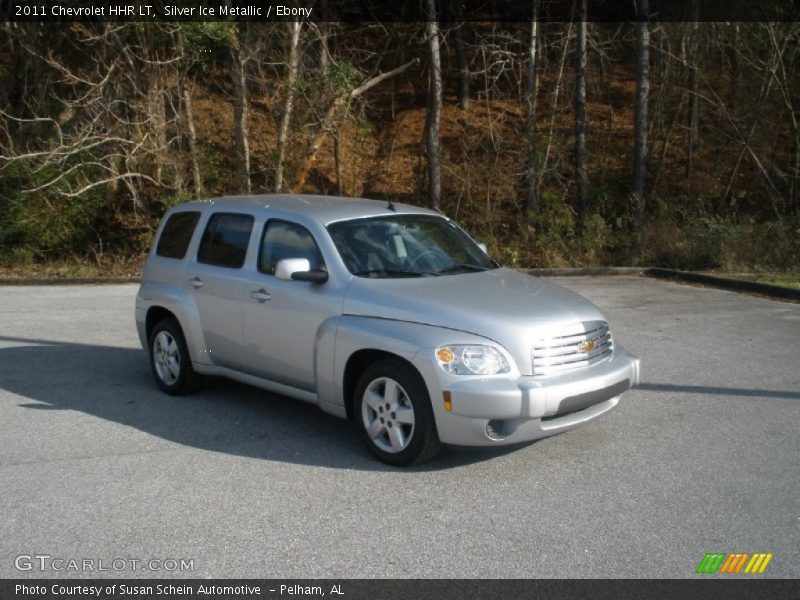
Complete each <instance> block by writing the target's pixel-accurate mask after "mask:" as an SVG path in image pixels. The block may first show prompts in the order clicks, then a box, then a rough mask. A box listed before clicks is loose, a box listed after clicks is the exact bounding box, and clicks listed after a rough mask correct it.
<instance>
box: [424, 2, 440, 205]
mask: <svg viewBox="0 0 800 600" xmlns="http://www.w3.org/2000/svg"><path fill="white" fill-rule="evenodd" d="M426 1H427V12H428V15H427V16H428V25H427V32H428V60H429V61H430V64H429V67H430V71H429V78H428V118H427V123H426V132H427V135H426V140H427V150H428V204H429V205H430V207H431V208H435V209H438V208H439V206H440V204H441V196H442V171H441V162H440V155H439V143H440V140H439V122H440V119H441V110H442V63H441V56H440V54H439V23H438V21H437V20H436V18H437V17H436V0H426Z"/></svg>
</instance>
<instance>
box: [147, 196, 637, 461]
mask: <svg viewBox="0 0 800 600" xmlns="http://www.w3.org/2000/svg"><path fill="white" fill-rule="evenodd" d="M136 324H137V328H138V332H139V337H140V339H141V342H142V345H143V346H144V348H145V349H147V351H148V352H149V355H150V364H151V366H152V371H153V375H154V376H155V379H156V382H157V383H158V385H159V386H160V387H161V389H162V390H164V391H165V392H167V393H168V394H183V393H187V392H190V391H192V390H194V389H196V388H197V387H198V385H199V384H200V383H201V380H202V376H203V375H217V376H224V377H229V378H231V379H236V380H238V381H242V382H245V383H248V384H251V385H255V386H259V387H261V388H264V389H267V390H270V391H273V392H277V393H280V394H284V395H287V396H291V397H294V398H298V399H300V400H305V401H307V402H311V403H313V404H317V405H318V406H319V407H320V408H321V409H322V410H324V411H326V412H329V413H332V414H334V415H337V416H339V417H342V418H346V419H351V420H353V421H354V422H355V423H356V425H357V428H358V430H359V432H360V435H361V437H362V438H363V439H364V442H365V443H366V446H367V448H368V449H369V450H370V451H371V452H372V453H373V454H374V455H375V456H377V457H378V458H379V459H381V460H383V461H385V462H387V463H390V464H393V465H407V464H411V463H421V462H424V461H426V460H429V459H430V458H432V457H433V456H434V455H435V454H436V453H437V452H439V450H440V448H441V446H442V444H443V443H446V444H458V445H466V446H498V445H504V444H514V443H518V442H527V441H531V440H535V439H538V438H542V437H545V436H549V435H554V434H556V433H561V432H563V431H566V430H568V429H571V428H573V427H576V426H578V425H581V424H584V423H587V422H589V421H591V420H592V419H595V418H597V417H599V416H600V415H602V414H603V413H606V412H608V411H609V410H611V409H612V408H614V406H616V405H617V403H618V402H619V399H620V395H621V394H622V393H623V392H624V391H625V390H627V389H628V388H630V387H631V386H632V385H635V384H636V383H638V381H639V359H637V358H635V357H634V356H632V355H630V354H628V353H627V352H625V351H624V350H623V349H622V348H621V347H620V346H619V344H617V343H616V342H615V341H614V339H613V337H612V335H611V331H610V330H609V328H608V324H607V323H606V320H605V318H604V317H603V315H602V314H601V313H600V311H599V310H598V309H597V308H596V307H595V306H594V305H593V304H591V303H590V302H589V301H587V300H586V299H584V298H582V297H581V296H579V295H577V294H574V293H572V292H570V291H567V290H565V289H563V288H561V287H559V286H557V285H555V284H552V283H549V282H545V281H542V280H541V279H538V278H536V277H532V276H530V275H526V274H523V273H520V272H518V271H514V270H510V269H505V268H502V267H500V266H498V264H497V263H495V262H494V261H493V260H492V259H491V258H489V257H488V256H487V255H486V252H485V249H484V247H483V246H481V245H479V244H477V243H476V242H474V241H473V240H472V239H471V238H470V237H469V236H468V235H467V234H466V233H464V231H463V230H461V229H460V228H459V227H458V225H456V224H455V223H454V222H453V221H451V220H450V219H448V218H446V217H444V216H442V215H440V214H438V213H436V212H433V211H430V210H426V209H424V208H419V207H416V206H408V205H404V204H394V203H391V202H379V201H373V200H361V199H354V198H335V197H328V196H305V195H303V196H293V195H268V196H243V197H230V198H214V199H211V200H205V201H198V202H189V203H186V204H181V205H179V206H176V207H174V208H172V209H171V210H170V211H169V212H168V213H167V214H166V215H165V216H164V219H163V220H162V222H161V225H160V227H159V229H158V232H157V234H156V238H155V243H154V244H153V248H152V250H151V252H150V255H149V256H148V258H147V262H146V263H145V266H144V271H143V277H142V285H141V288H140V289H139V294H138V296H137V299H136Z"/></svg>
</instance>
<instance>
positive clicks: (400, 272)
mask: <svg viewBox="0 0 800 600" xmlns="http://www.w3.org/2000/svg"><path fill="white" fill-rule="evenodd" d="M375 274H379V275H393V276H395V277H425V276H427V275H439V274H438V273H429V272H427V271H410V270H408V269H365V270H364V271H356V272H355V273H353V275H358V276H364V275H375Z"/></svg>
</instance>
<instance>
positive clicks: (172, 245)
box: [156, 212, 200, 258]
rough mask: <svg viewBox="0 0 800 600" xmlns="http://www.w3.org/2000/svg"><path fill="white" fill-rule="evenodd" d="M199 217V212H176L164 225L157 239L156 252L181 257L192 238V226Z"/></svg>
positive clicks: (170, 256)
mask: <svg viewBox="0 0 800 600" xmlns="http://www.w3.org/2000/svg"><path fill="white" fill-rule="evenodd" d="M198 219H200V213H199V212H178V213H175V214H173V215H172V216H171V217H170V218H169V219H168V220H167V223H166V224H165V225H164V229H163V230H162V231H161V237H160V238H159V239H158V246H157V247H156V254H158V255H159V256H165V257H167V258H183V257H184V256H186V249H187V248H188V247H189V242H190V241H191V239H192V234H193V233H194V228H195V226H196V225H197V221H198Z"/></svg>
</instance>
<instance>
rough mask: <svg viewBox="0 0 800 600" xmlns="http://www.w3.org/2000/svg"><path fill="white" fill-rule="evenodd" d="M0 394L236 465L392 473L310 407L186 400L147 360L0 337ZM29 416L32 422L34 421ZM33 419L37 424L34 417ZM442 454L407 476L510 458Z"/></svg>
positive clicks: (224, 396) (228, 385)
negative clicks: (157, 377)
mask: <svg viewBox="0 0 800 600" xmlns="http://www.w3.org/2000/svg"><path fill="white" fill-rule="evenodd" d="M0 341H3V342H10V343H12V344H14V345H11V346H8V347H4V348H0V365H2V367H0V389H3V390H6V391H8V392H11V393H13V394H15V395H17V396H22V397H24V398H28V399H30V400H31V402H28V403H21V404H19V406H21V407H23V408H25V409H29V410H31V411H33V412H35V411H39V410H47V411H53V410H72V411H80V412H83V413H86V414H89V415H92V416H95V417H99V418H101V419H105V420H108V421H113V422H116V423H120V424H122V425H126V426H128V427H132V428H134V429H138V430H139V431H142V432H144V433H147V434H150V435H153V436H157V437H159V438H163V439H165V440H168V441H171V442H175V443H178V444H182V445H185V446H190V447H194V448H200V449H203V450H210V451H213V452H220V453H227V454H232V455H237V456H246V457H251V458H258V459H264V460H271V461H282V462H287V463H297V464H305V465H313V466H321V467H327V468H340V469H359V470H366V471H398V469H396V468H394V467H390V466H388V465H385V464H383V463H381V462H379V461H378V460H377V459H374V458H373V457H372V456H371V455H370V454H369V453H368V452H367V450H366V449H365V448H364V446H363V443H362V442H361V440H360V439H359V437H358V435H357V431H356V430H355V427H354V426H353V424H352V423H349V422H347V421H344V420H342V419H339V418H337V417H334V416H332V415H327V414H325V413H323V412H322V411H321V410H319V409H318V408H317V407H316V406H314V405H311V404H308V403H305V402H300V401H297V400H293V399H291V398H287V397H285V396H280V395H278V394H273V393H270V392H267V391H264V390H260V389H258V388H254V387H250V386H247V385H243V384H239V383H237V382H234V381H230V380H227V379H221V378H212V379H211V381H210V385H209V386H208V387H207V388H206V389H204V390H203V391H201V392H198V393H195V394H192V395H189V396H177V397H175V396H168V395H167V394H164V393H163V392H161V390H159V389H158V387H157V386H156V384H155V382H154V381H153V378H152V375H151V373H150V368H149V364H148V360H147V357H146V355H145V352H144V351H143V350H140V349H134V348H118V347H110V346H96V345H90V344H76V343H65V342H56V341H50V340H39V339H28V338H19V337H5V336H0ZM32 414H33V413H32ZM33 418H35V416H34V417H33ZM518 448H519V446H513V447H502V448H446V449H445V450H444V451H443V452H442V453H441V454H440V455H439V456H438V457H437V458H435V459H434V460H433V461H431V462H430V463H427V464H425V465H421V466H418V467H411V468H406V469H403V470H402V471H404V472H416V471H433V470H439V469H448V468H453V467H459V466H465V465H469V464H472V463H476V462H481V461H484V460H490V459H492V458H495V457H497V456H501V455H503V454H507V453H509V452H514V451H516V450H517V449H518Z"/></svg>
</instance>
